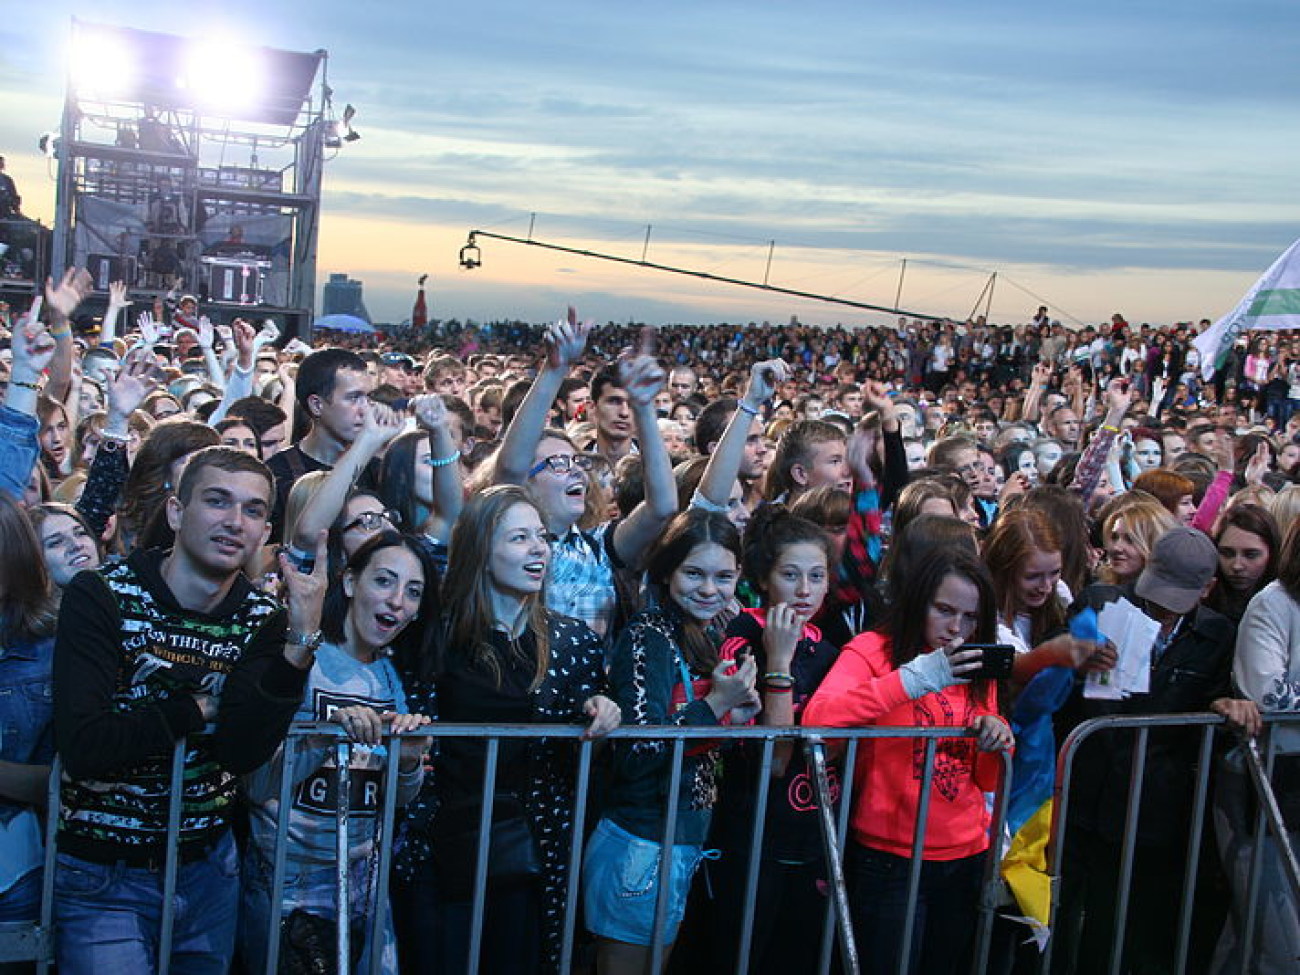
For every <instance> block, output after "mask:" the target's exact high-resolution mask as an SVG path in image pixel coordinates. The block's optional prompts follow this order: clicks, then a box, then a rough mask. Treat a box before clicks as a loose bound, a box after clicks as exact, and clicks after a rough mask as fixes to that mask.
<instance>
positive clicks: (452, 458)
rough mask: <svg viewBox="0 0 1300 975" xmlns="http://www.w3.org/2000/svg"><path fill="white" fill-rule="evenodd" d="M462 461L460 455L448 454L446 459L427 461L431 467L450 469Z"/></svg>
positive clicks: (433, 458) (437, 458) (431, 458)
mask: <svg viewBox="0 0 1300 975" xmlns="http://www.w3.org/2000/svg"><path fill="white" fill-rule="evenodd" d="M458 460H460V454H459V453H455V454H448V455H447V456H446V457H430V458H429V459H428V460H426V461H425V463H426V464H428V465H429V466H430V467H449V466H450V465H452V464H454V463H456V461H458Z"/></svg>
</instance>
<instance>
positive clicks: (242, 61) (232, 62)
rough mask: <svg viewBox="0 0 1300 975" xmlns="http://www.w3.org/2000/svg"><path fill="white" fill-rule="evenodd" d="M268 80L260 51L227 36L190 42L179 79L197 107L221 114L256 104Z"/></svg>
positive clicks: (178, 84)
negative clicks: (235, 41)
mask: <svg viewBox="0 0 1300 975" xmlns="http://www.w3.org/2000/svg"><path fill="white" fill-rule="evenodd" d="M265 83H266V77H265V66H264V65H263V63H262V59H261V58H259V57H258V55H257V52H255V51H252V50H250V49H248V48H247V47H244V46H242V45H240V44H236V43H233V42H230V41H227V40H225V39H224V38H207V39H204V40H198V41H195V42H193V43H192V44H190V45H189V48H188V49H187V50H186V52H185V58H184V63H183V64H182V67H181V75H180V77H179V78H177V80H176V84H177V86H178V87H179V88H182V89H184V90H186V91H188V92H189V93H190V95H191V97H192V98H193V99H194V103H195V104H196V105H197V106H200V107H202V108H205V109H208V110H209V111H216V112H222V113H226V112H234V111H237V110H239V109H245V108H250V107H251V106H253V105H256V104H257V103H258V101H259V99H260V98H261V97H262V93H263V88H264V86H265Z"/></svg>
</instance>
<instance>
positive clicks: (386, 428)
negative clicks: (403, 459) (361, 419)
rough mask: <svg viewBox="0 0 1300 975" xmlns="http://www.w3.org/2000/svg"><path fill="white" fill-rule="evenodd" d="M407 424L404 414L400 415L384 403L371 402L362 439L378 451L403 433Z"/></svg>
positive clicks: (361, 435) (362, 431)
mask: <svg viewBox="0 0 1300 975" xmlns="http://www.w3.org/2000/svg"><path fill="white" fill-rule="evenodd" d="M405 422H406V417H405V415H404V414H402V413H398V412H397V411H396V410H394V409H392V408H390V407H387V406H385V405H384V404H383V403H376V402H374V401H371V403H370V409H369V410H367V411H366V423H365V426H363V427H362V428H361V433H360V437H361V438H365V441H366V443H367V444H370V445H371V446H373V447H375V448H376V449H378V448H380V447H382V446H383V445H384V444H386V443H388V442H389V441H391V440H392V439H393V438H394V437H396V436H397V435H398V434H399V433H401V432H402V427H403V425H404V424H405Z"/></svg>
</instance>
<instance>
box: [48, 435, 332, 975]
mask: <svg viewBox="0 0 1300 975" xmlns="http://www.w3.org/2000/svg"><path fill="white" fill-rule="evenodd" d="M271 500H272V479H271V474H270V472H269V471H268V470H267V469H266V467H265V466H264V465H263V464H262V463H261V462H260V461H258V460H256V459H255V458H252V457H250V456H249V455H247V454H244V453H241V452H239V451H236V450H233V449H231V448H227V447H209V448H207V449H205V450H202V451H199V452H198V453H197V454H195V455H194V456H193V458H191V460H190V462H189V465H188V466H187V467H186V469H185V473H184V474H183V475H182V477H181V479H180V483H179V485H178V488H177V492H176V496H175V497H173V498H170V499H168V501H167V518H168V522H169V524H170V526H171V527H172V529H173V530H174V531H175V533H176V543H175V546H174V548H172V549H171V550H170V551H166V552H164V551H158V550H154V551H138V552H135V553H133V554H132V555H130V556H129V557H128V558H127V559H125V560H123V561H121V562H116V563H113V564H110V565H108V566H106V567H104V568H103V569H101V570H97V571H93V572H83V573H81V574H80V575H78V576H77V577H76V578H75V579H73V580H72V582H71V583H70V584H69V585H68V587H67V589H66V591H65V592H64V597H63V604H62V610H61V612H60V616H59V627H58V635H57V637H56V642H55V650H54V726H55V735H56V739H57V744H58V750H59V752H60V754H61V755H62V756H63V760H64V783H63V787H62V794H61V801H60V809H59V824H58V840H57V842H58V848H59V854H58V866H57V870H56V872H55V917H56V921H57V931H58V933H57V940H56V954H57V961H58V966H59V970H60V971H61V972H64V973H80V972H86V973H93V975H103V973H105V972H150V971H154V970H156V968H157V966H158V954H159V941H160V935H161V915H162V909H163V899H162V887H163V867H164V863H165V859H166V855H167V848H168V839H169V838H168V833H167V819H168V816H167V810H168V799H169V791H170V784H171V765H172V755H173V749H174V746H175V744H176V742H177V741H178V740H180V739H183V738H184V739H187V742H186V745H185V762H184V772H183V778H184V798H183V803H182V810H181V822H180V834H179V836H178V837H176V838H175V842H176V845H177V852H178V857H179V867H178V874H177V888H176V899H175V907H176V912H175V923H174V926H173V940H172V950H171V969H172V971H173V972H202V973H208V972H211V973H213V975H217V973H224V972H225V971H226V970H227V969H228V967H229V965H230V960H231V957H232V955H233V951H234V941H235V922H236V908H237V903H238V869H237V860H236V855H235V846H234V842H233V839H232V837H231V833H230V824H229V813H230V810H231V806H232V804H233V802H234V798H235V785H236V776H238V775H240V774H242V773H245V772H249V771H251V770H253V769H255V768H257V767H258V766H259V765H261V764H262V763H263V762H265V761H266V760H267V759H268V758H269V757H270V756H271V754H272V753H273V752H274V751H275V749H276V747H277V746H278V745H279V743H280V742H281V741H282V740H283V739H284V736H285V732H286V729H287V728H288V725H289V723H290V721H291V720H292V719H293V715H294V712H295V710H296V709H297V707H298V704H299V702H300V701H301V699H302V694H303V688H304V685H305V682H306V677H307V673H308V671H309V670H310V669H311V664H312V660H313V657H314V652H315V648H316V646H317V645H318V644H319V642H320V632H319V631H320V613H321V602H322V599H323V596H324V587H325V578H324V575H325V572H324V569H323V568H322V569H320V570H318V572H317V573H316V574H313V575H309V574H304V573H299V572H296V571H294V570H293V569H292V568H291V567H288V566H287V565H282V569H283V570H284V571H285V578H286V582H287V585H288V590H289V602H288V608H287V610H286V609H285V608H282V607H281V606H280V605H279V604H278V603H276V602H275V601H274V600H272V599H271V598H270V597H268V596H266V595H263V594H262V593H259V592H257V591H256V590H254V589H253V588H252V587H251V586H250V585H249V583H248V581H247V580H246V579H245V578H244V576H243V575H242V572H241V569H242V566H243V564H244V560H245V558H246V557H247V554H248V551H249V550H250V549H251V548H253V547H256V546H258V545H260V544H261V542H262V541H263V539H264V538H265V536H266V532H267V529H268V519H269V517H270V511H271ZM282 562H283V560H282ZM317 564H318V565H323V564H324V559H323V558H322V559H320V560H318V562H317ZM209 727H211V731H210V732H209V731H208V730H206V729H208V728H209Z"/></svg>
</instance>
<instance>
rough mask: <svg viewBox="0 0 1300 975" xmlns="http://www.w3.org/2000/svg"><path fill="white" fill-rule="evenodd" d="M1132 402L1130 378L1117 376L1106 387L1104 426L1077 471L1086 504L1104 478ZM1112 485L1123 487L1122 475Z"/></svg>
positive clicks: (1080, 491)
mask: <svg viewBox="0 0 1300 975" xmlns="http://www.w3.org/2000/svg"><path fill="white" fill-rule="evenodd" d="M1131 402H1133V390H1132V388H1131V387H1130V385H1129V382H1128V380H1126V379H1116V380H1113V381H1112V382H1111V383H1110V385H1109V386H1107V387H1106V416H1105V418H1104V419H1103V420H1102V421H1101V427H1100V428H1098V430H1097V433H1096V435H1095V436H1094V437H1093V438H1092V442H1091V443H1090V444H1088V449H1087V450H1085V451H1084V452H1083V456H1082V457H1080V458H1079V466H1078V467H1076V468H1075V472H1074V486H1075V488H1076V489H1077V490H1078V492H1079V494H1080V495H1081V496H1082V498H1083V504H1084V507H1085V508H1086V507H1087V505H1088V499H1089V498H1090V497H1092V492H1093V491H1094V490H1096V488H1097V482H1098V481H1099V480H1100V479H1101V472H1102V470H1103V469H1104V468H1105V466H1106V460H1107V458H1108V457H1109V456H1110V448H1111V446H1112V445H1113V444H1114V443H1115V438H1116V437H1117V436H1118V435H1119V429H1120V426H1119V425H1120V424H1121V423H1122V422H1124V414H1125V413H1127V412H1128V407H1129V404H1130V403H1131ZM1111 486H1112V487H1113V488H1114V489H1115V490H1116V491H1122V490H1123V489H1124V482H1123V480H1122V479H1121V480H1120V482H1119V483H1118V484H1113V485H1111Z"/></svg>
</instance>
